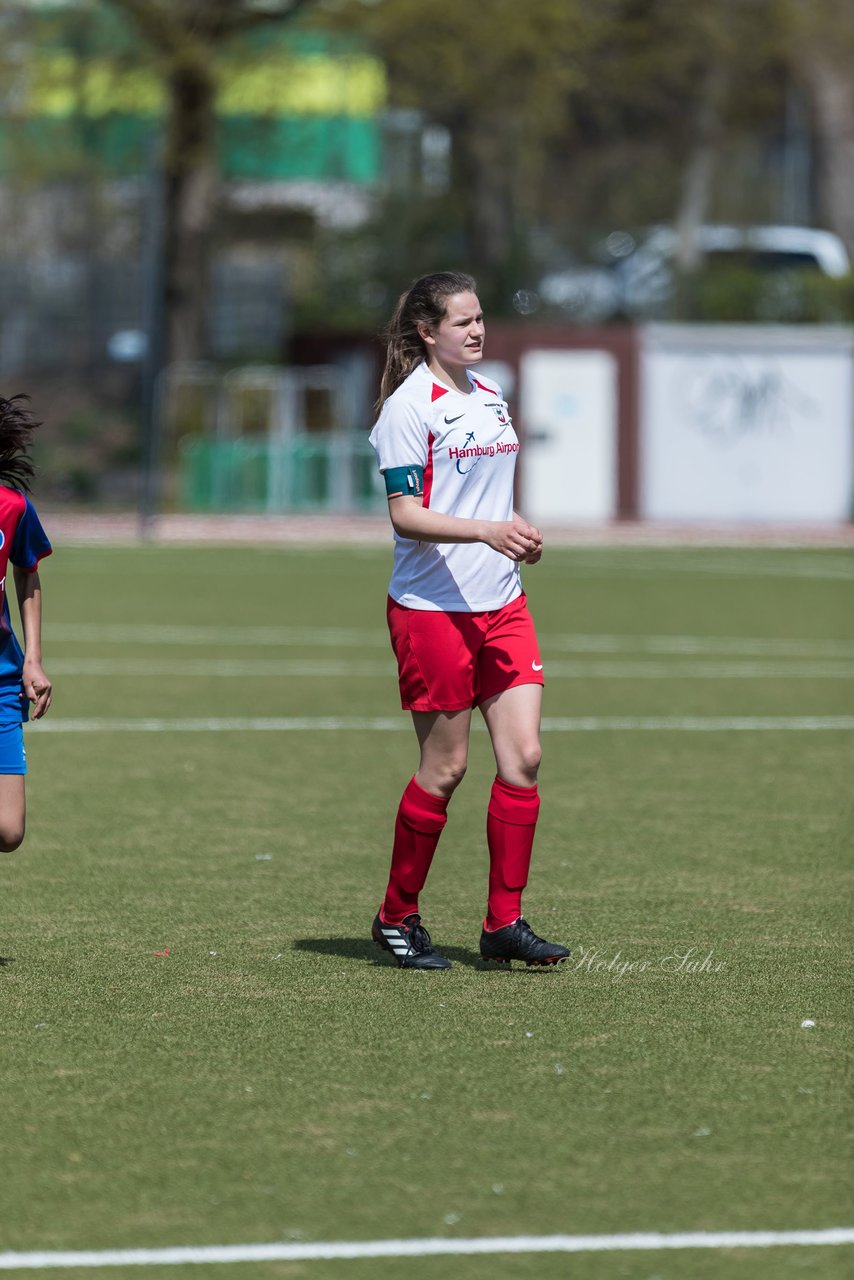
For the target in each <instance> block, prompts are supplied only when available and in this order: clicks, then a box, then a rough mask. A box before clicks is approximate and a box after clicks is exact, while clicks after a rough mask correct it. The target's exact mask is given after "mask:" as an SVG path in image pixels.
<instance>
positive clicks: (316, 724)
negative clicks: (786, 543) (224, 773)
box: [31, 714, 854, 734]
mask: <svg viewBox="0 0 854 1280" xmlns="http://www.w3.org/2000/svg"><path fill="white" fill-rule="evenodd" d="M475 727H477V728H482V725H481V724H480V721H475ZM541 727H542V730H543V732H544V733H601V732H613V731H618V732H626V731H629V732H631V731H635V730H637V731H639V732H644V733H656V732H664V733H743V732H760V733H801V732H809V733H822V732H829V731H834V730H850V729H854V716H574V717H564V718H561V717H551V718H549V717H546V719H544V720H543V722H542V726H541ZM347 731H354V732H358V733H396V732H403V731H405V732H406V733H409V732H411V724H410V721H409V717H408V716H404V715H402V714H401V715H400V716H395V717H382V716H377V717H369V716H264V717H261V716H259V717H236V716H235V717H221V718H216V717H211V718H207V719H193V720H190V719H181V720H178V719H176V720H164V719H135V720H107V719H86V720H83V719H72V718H68V719H62V718H57V719H53V720H42V721H39V723H38V725H36V726H35V727H34V728H33V729H32V730H31V732H32V733H35V734H43V733H47V734H54V733H265V732H266V733H329V732H333V733H341V732H347Z"/></svg>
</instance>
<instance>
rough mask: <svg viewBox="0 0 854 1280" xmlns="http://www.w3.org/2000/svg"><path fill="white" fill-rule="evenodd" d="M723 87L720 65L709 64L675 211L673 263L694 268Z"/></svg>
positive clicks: (717, 145)
mask: <svg viewBox="0 0 854 1280" xmlns="http://www.w3.org/2000/svg"><path fill="white" fill-rule="evenodd" d="M725 87H726V75H725V72H724V69H723V67H722V65H721V64H720V63H718V62H715V63H713V64H712V65H711V66H710V67H709V69H708V71H707V73H706V78H705V81H704V83H703V88H702V91H701V98H700V104H699V109H698V111H697V123H696V128H695V134H694V142H693V146H692V149H691V152H690V154H689V156H688V160H687V162H686V165H685V171H684V174H683V178H682V194H681V198H680V201H679V209H678V211H677V214H676V265H677V267H678V269H679V270H680V271H681V272H683V273H687V272H691V271H695V270H696V269H697V267H699V266H700V263H701V259H702V254H701V251H700V244H699V239H698V235H697V232H698V231H699V229H700V227H701V226H702V225H703V223H704V222H705V221H706V220H707V218H708V214H709V203H710V197H711V190H712V178H713V177H714V172H715V165H716V163H717V158H718V150H719V148H720V140H721V107H722V103H723V99H724V93H725Z"/></svg>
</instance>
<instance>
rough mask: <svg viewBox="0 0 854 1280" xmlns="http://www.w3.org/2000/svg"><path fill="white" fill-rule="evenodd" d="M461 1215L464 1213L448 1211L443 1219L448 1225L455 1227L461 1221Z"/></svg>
mask: <svg viewBox="0 0 854 1280" xmlns="http://www.w3.org/2000/svg"><path fill="white" fill-rule="evenodd" d="M461 1217H462V1214H459V1213H446V1214H445V1217H444V1219H443V1221H444V1223H445V1226H446V1227H454V1226H456V1224H457V1223H458V1222H459V1220H460V1218H461Z"/></svg>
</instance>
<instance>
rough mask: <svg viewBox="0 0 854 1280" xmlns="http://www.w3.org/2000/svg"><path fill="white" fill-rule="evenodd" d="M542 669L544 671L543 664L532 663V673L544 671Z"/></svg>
mask: <svg viewBox="0 0 854 1280" xmlns="http://www.w3.org/2000/svg"><path fill="white" fill-rule="evenodd" d="M542 669H543V664H542V663H541V662H532V663H531V670H532V671H542Z"/></svg>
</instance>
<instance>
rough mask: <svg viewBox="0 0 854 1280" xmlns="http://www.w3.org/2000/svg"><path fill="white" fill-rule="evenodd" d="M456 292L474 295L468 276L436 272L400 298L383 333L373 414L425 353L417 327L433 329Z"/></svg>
mask: <svg viewBox="0 0 854 1280" xmlns="http://www.w3.org/2000/svg"><path fill="white" fill-rule="evenodd" d="M457 293H477V285H476V284H475V282H474V280H473V279H472V277H471V276H469V275H466V274H465V273H464V272H462V271H436V272H434V273H433V274H432V275H429V276H422V277H421V279H420V280H416V281H415V283H414V284H413V285H412V286H411V288H409V289H407V291H406V293H402V294H401V295H400V298H399V300H398V303H397V306H396V307H395V309H394V314H393V315H392V317H391V320H390V321H389V324H388V328H387V329H386V332H385V339H386V357H385V368H384V369H383V376H382V382H381V383H380V394H379V399H378V400H377V403H376V406H375V408H376V410H377V412H379V410H380V409H381V408H382V407H383V405H384V404H385V402H386V400H387V399H388V398H389V396H390V395H391V394H392V392H393V391H396V390H397V388H398V387H399V386H400V384H401V383H402V382H403V381H404V379H405V378H408V377H409V375H410V373H412V370H413V369H414V368H415V367H416V366H417V365H418V364H420V363H421V361H422V360H423V359H424V357H425V355H426V354H427V352H426V348H425V346H424V343H423V342H422V340H421V335H420V334H419V332H418V326H419V325H424V326H425V327H426V328H428V329H435V328H436V327H437V326H438V325H439V323H440V322H441V321H442V320H443V319H444V318H445V315H446V314H447V310H448V299H449V298H453V297H454V295H455V294H457Z"/></svg>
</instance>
